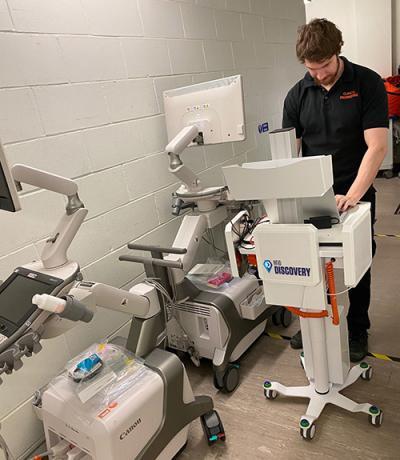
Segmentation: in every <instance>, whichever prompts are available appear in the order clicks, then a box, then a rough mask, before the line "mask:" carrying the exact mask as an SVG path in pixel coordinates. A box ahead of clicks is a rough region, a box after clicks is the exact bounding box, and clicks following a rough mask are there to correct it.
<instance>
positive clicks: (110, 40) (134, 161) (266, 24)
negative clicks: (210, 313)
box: [0, 0, 305, 459]
mask: <svg viewBox="0 0 400 460" xmlns="http://www.w3.org/2000/svg"><path fill="white" fill-rule="evenodd" d="M304 20H305V16H304V5H303V2H302V0H0V56H1V62H2V66H1V72H0V139H1V142H2V143H3V145H4V149H5V153H6V156H7V158H8V161H9V163H10V164H15V163H25V164H28V165H31V166H35V167H38V168H42V169H45V170H48V171H51V172H54V173H56V174H61V175H64V176H67V177H70V178H74V179H76V181H77V182H78V185H79V188H80V196H81V198H82V200H83V201H84V202H85V204H86V206H87V207H88V209H89V215H88V217H87V219H86V221H85V222H84V224H83V226H82V228H81V230H80V232H79V234H78V236H77V238H76V240H75V241H74V243H73V245H72V247H71V250H70V252H69V255H70V257H71V258H73V259H75V260H78V261H79V263H80V265H81V267H82V269H83V273H84V276H85V277H86V278H88V279H94V280H97V281H101V282H106V283H109V284H112V285H115V286H118V287H129V286H131V285H132V284H134V283H135V282H137V281H138V280H140V279H141V276H142V271H143V270H142V268H141V267H139V266H135V265H132V264H131V265H130V264H123V263H119V262H118V256H119V255H120V254H121V253H124V252H126V250H125V245H126V243H127V242H129V241H146V242H152V243H158V244H171V242H172V240H173V237H174V234H175V233H176V231H177V228H178V226H179V223H180V220H181V218H173V216H172V215H171V214H170V212H169V206H170V196H171V193H172V192H173V191H174V190H175V189H176V188H177V186H178V185H179V184H178V183H177V181H176V178H175V177H174V176H172V175H171V174H169V173H168V171H167V163H168V160H167V156H166V154H165V153H164V152H163V149H164V146H165V145H166V142H167V136H166V130H165V122H164V108H163V101H162V92H163V91H164V90H166V89H170V88H175V87H180V86H185V85H190V84H192V83H198V82H202V81H207V80H210V79H215V78H220V77H223V76H227V75H234V74H238V73H240V74H242V75H243V81H244V92H245V106H246V129H247V139H246V141H244V142H241V143H235V144H224V145H216V146H210V147H205V148H202V147H198V148H193V149H188V150H187V151H186V152H185V153H184V155H183V159H184V161H185V162H186V163H187V164H188V165H189V166H190V167H191V168H193V170H194V171H196V172H197V173H198V174H199V176H200V178H201V179H202V180H203V181H204V182H205V183H206V184H209V185H217V184H220V183H222V181H223V177H222V173H221V165H227V164H232V163H240V162H243V161H254V160H260V159H265V158H268V155H269V145H268V141H267V136H266V134H264V133H262V134H260V133H259V131H258V125H259V124H260V123H264V122H268V123H269V126H270V129H272V128H276V127H279V126H280V121H281V110H282V103H283V98H284V96H285V94H286V92H287V91H288V89H289V88H290V87H291V86H292V85H293V84H294V82H295V81H296V80H297V79H299V78H300V77H301V76H302V74H303V69H302V68H301V66H300V65H299V64H298V63H297V62H296V59H295V53H294V43H295V38H296V30H297V27H298V25H300V24H302V23H303V22H304ZM21 201H22V206H23V211H22V212H20V213H18V214H15V215H11V214H6V213H4V212H2V213H1V214H0V235H1V238H0V279H4V278H5V277H7V276H8V275H9V274H10V272H11V271H12V270H13V269H14V268H15V267H16V266H18V265H21V264H24V263H27V262H29V261H31V260H34V259H37V258H38V257H39V254H40V251H41V248H42V247H43V242H44V240H45V239H46V238H47V237H48V235H49V233H50V232H51V231H52V229H53V228H54V226H55V225H56V222H57V220H58V219H59V217H60V216H61V214H62V212H63V207H64V201H63V198H62V197H59V196H57V195H55V194H52V193H49V192H46V191H40V190H35V189H33V188H32V187H25V188H24V192H23V194H22V197H21ZM127 321H128V318H127V317H125V316H124V315H122V314H115V313H113V314H111V313H110V312H106V311H101V312H99V314H98V315H97V317H96V319H95V320H94V321H93V323H92V324H90V325H85V326H83V325H82V326H77V327H76V328H75V329H73V330H72V331H70V332H69V333H67V334H65V335H64V336H61V337H58V338H56V339H52V340H51V341H47V342H44V345H45V346H44V350H43V351H42V352H41V353H39V354H38V355H37V356H35V357H33V358H30V359H29V360H26V363H25V365H24V367H23V368H22V369H21V370H20V371H19V372H18V373H16V374H15V375H11V376H6V378H5V382H4V383H3V385H2V386H0V423H1V429H0V433H1V434H2V435H3V437H4V439H5V440H6V442H7V444H8V445H9V448H10V450H11V452H12V454H13V455H14V457H15V458H24V456H26V455H27V453H28V452H29V451H30V450H31V449H32V448H34V447H35V446H36V445H37V444H38V443H39V442H40V440H41V438H42V431H41V426H40V423H39V422H37V421H35V418H34V416H33V413H32V410H31V408H30V402H31V396H32V393H33V391H34V389H36V388H38V387H40V386H42V385H44V384H46V383H47V382H48V380H49V379H50V378H51V376H53V375H54V374H55V373H56V372H58V371H59V370H60V369H61V368H62V367H63V365H64V364H65V362H66V360H67V359H69V358H71V357H72V356H74V355H75V354H76V353H77V352H78V351H79V350H81V349H83V348H84V347H86V346H88V345H89V344H90V343H91V342H93V341H94V340H98V339H99V338H101V337H104V336H108V335H112V334H113V333H115V331H117V330H119V328H121V327H124V325H126V323H127ZM125 327H126V326H125ZM17 427H18V429H17ZM1 458H2V453H1V450H0V459H1Z"/></svg>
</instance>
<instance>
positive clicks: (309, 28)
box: [296, 19, 343, 63]
mask: <svg viewBox="0 0 400 460" xmlns="http://www.w3.org/2000/svg"><path fill="white" fill-rule="evenodd" d="M342 46H343V40H342V32H340V30H339V29H338V28H337V27H336V26H335V24H334V23H333V22H330V21H328V20H327V19H313V20H312V21H310V22H309V23H308V24H304V26H301V27H299V29H298V37H297V43H296V54H297V58H298V59H299V61H300V62H302V63H304V61H305V59H307V61H310V62H321V61H325V60H326V59H329V58H330V57H332V56H333V55H339V54H340V51H341V49H342Z"/></svg>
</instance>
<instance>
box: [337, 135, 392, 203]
mask: <svg viewBox="0 0 400 460" xmlns="http://www.w3.org/2000/svg"><path fill="white" fill-rule="evenodd" d="M364 139H365V142H366V144H367V146H368V150H367V151H366V153H365V155H364V158H363V160H362V162H361V165H360V168H359V169H358V173H357V177H356V178H355V180H354V182H353V184H352V185H351V187H350V188H349V191H348V192H347V194H346V195H336V204H337V207H338V209H339V211H346V210H347V209H349V208H351V207H353V206H355V205H356V204H357V203H358V201H359V200H360V199H361V198H362V197H363V196H364V195H365V193H366V191H367V190H368V189H369V188H370V186H371V185H372V183H373V182H374V179H375V177H376V175H377V174H378V171H379V167H380V166H381V164H382V162H383V160H384V158H385V155H386V152H387V139H388V129H387V128H370V129H366V130H365V131H364Z"/></svg>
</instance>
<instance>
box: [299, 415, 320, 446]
mask: <svg viewBox="0 0 400 460" xmlns="http://www.w3.org/2000/svg"><path fill="white" fill-rule="evenodd" d="M315 432H316V427H315V425H314V423H310V422H309V421H308V420H305V419H303V420H301V422H300V435H301V437H302V438H303V439H305V440H306V441H311V439H314V436H315Z"/></svg>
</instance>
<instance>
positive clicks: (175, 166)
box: [165, 125, 203, 192]
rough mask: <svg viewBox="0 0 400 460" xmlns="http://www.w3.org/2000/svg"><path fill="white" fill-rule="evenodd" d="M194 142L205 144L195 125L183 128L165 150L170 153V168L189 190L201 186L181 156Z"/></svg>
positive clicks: (195, 189)
mask: <svg viewBox="0 0 400 460" xmlns="http://www.w3.org/2000/svg"><path fill="white" fill-rule="evenodd" d="M192 142H197V143H198V144H199V145H201V144H203V140H202V136H201V134H199V130H198V128H197V126H195V125H191V126H186V127H185V128H183V129H182V130H181V131H180V132H179V133H178V134H177V135H176V136H175V137H174V138H173V139H172V141H171V142H170V143H169V144H168V145H167V146H166V148H165V150H166V152H167V153H168V155H169V168H168V170H169V171H170V172H171V173H172V174H174V175H175V176H176V177H177V178H178V179H179V180H180V181H182V182H183V183H184V184H185V185H186V187H187V190H188V191H191V192H194V191H197V190H200V188H201V187H200V179H199V178H198V177H197V176H196V174H195V173H194V172H193V171H192V170H190V169H189V168H188V167H187V166H185V165H184V164H183V162H182V160H181V158H180V156H179V155H180V154H181V153H182V152H183V151H184V150H185V148H186V147H187V146H188V145H189V144H191V143H192Z"/></svg>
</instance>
